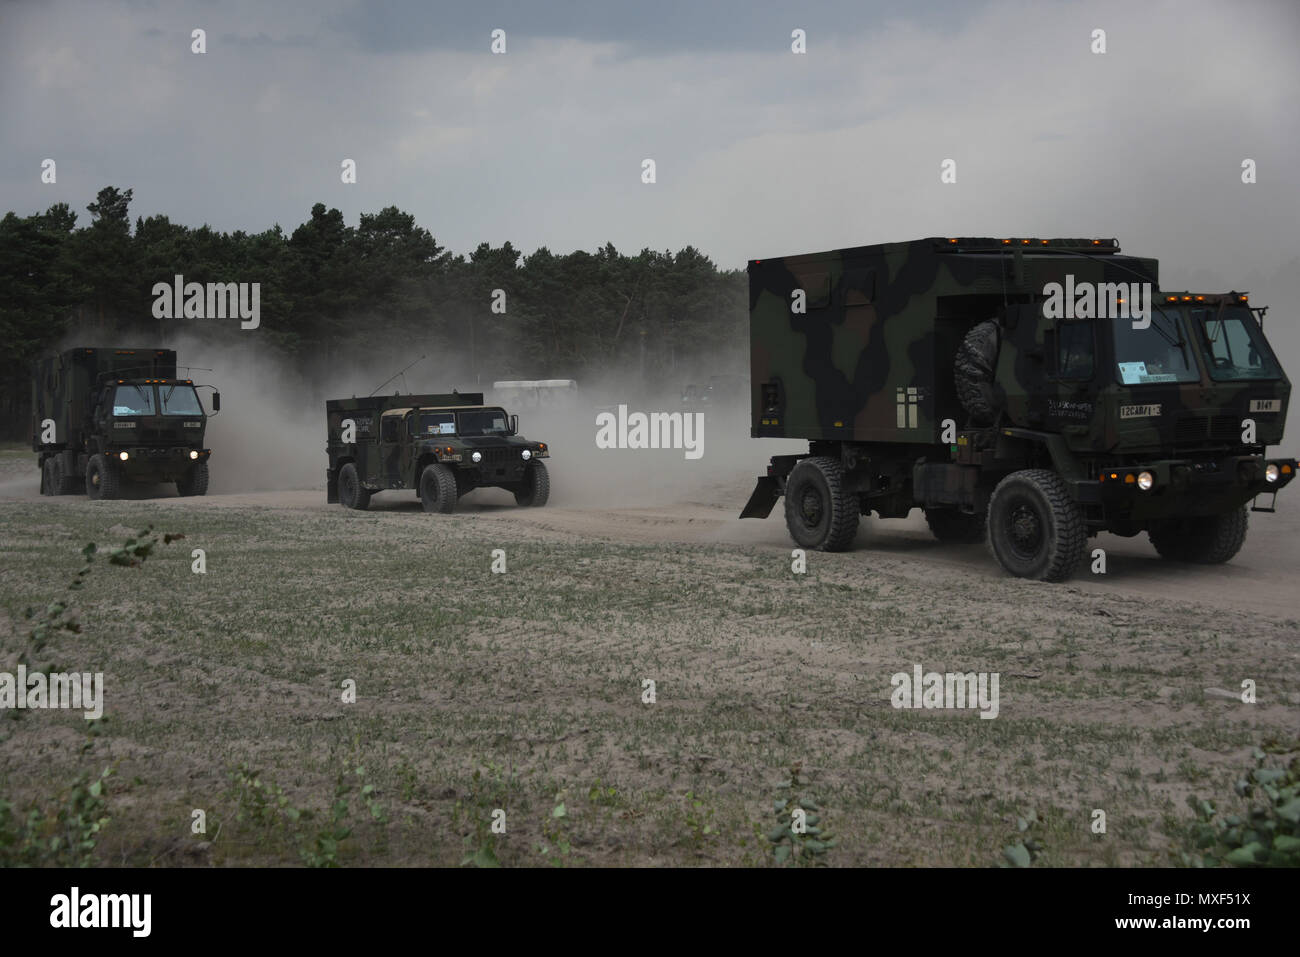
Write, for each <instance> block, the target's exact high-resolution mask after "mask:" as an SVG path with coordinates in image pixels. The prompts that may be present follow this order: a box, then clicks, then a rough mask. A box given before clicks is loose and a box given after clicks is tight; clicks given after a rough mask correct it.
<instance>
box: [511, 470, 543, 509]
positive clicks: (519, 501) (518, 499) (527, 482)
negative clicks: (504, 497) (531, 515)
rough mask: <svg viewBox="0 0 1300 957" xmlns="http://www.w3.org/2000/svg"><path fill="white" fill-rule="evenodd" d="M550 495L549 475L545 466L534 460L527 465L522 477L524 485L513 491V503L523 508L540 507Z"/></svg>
mask: <svg viewBox="0 0 1300 957" xmlns="http://www.w3.org/2000/svg"><path fill="white" fill-rule="evenodd" d="M550 497H551V477H550V475H549V474H547V471H546V466H545V465H543V464H542V463H541V462H534V463H533V464H532V465H530V466H528V475H527V476H525V478H524V487H523V488H521V489H518V490H517V491H516V492H515V504H516V505H519V506H521V507H524V508H528V507H532V508H541V507H542V506H543V505H545V504H546V501H547V499H549V498H550Z"/></svg>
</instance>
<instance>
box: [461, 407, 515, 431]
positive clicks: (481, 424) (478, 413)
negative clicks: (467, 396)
mask: <svg viewBox="0 0 1300 957" xmlns="http://www.w3.org/2000/svg"><path fill="white" fill-rule="evenodd" d="M456 418H457V419H458V420H459V424H460V434H461V435H505V434H506V433H507V432H508V431H510V426H509V424H508V423H507V422H506V414H505V413H504V412H502V411H501V410H500V409H481V410H480V409H475V410H474V411H473V412H457V413H456Z"/></svg>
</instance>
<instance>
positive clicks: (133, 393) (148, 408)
mask: <svg viewBox="0 0 1300 957" xmlns="http://www.w3.org/2000/svg"><path fill="white" fill-rule="evenodd" d="M113 414H114V415H153V414H154V405H153V386H151V385H119V386H118V387H117V388H116V389H114V390H113Z"/></svg>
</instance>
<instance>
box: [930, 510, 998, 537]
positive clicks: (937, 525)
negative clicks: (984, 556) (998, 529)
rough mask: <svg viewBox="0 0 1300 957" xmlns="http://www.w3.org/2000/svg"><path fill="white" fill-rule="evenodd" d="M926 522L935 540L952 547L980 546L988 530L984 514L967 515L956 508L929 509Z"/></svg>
mask: <svg viewBox="0 0 1300 957" xmlns="http://www.w3.org/2000/svg"><path fill="white" fill-rule="evenodd" d="M925 521H926V524H928V525H929V526H930V531H931V532H933V533H934V537H935V538H937V539H938V540H939V541H941V542H947V543H949V544H952V545H978V544H979V543H980V542H982V541H984V535H985V532H986V530H987V527H986V522H985V513H984V512H977V513H975V514H974V515H967V514H966V513H965V512H962V511H959V510H958V509H955V508H927V509H926V510H925Z"/></svg>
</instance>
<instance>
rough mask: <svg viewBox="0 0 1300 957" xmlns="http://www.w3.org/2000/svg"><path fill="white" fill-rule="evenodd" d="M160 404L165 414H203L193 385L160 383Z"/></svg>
mask: <svg viewBox="0 0 1300 957" xmlns="http://www.w3.org/2000/svg"><path fill="white" fill-rule="evenodd" d="M158 398H159V400H160V401H159V405H160V406H161V407H162V414H163V415H202V414H203V406H201V405H199V396H198V393H196V392H195V391H194V386H192V385H160V386H159V387H158Z"/></svg>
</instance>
